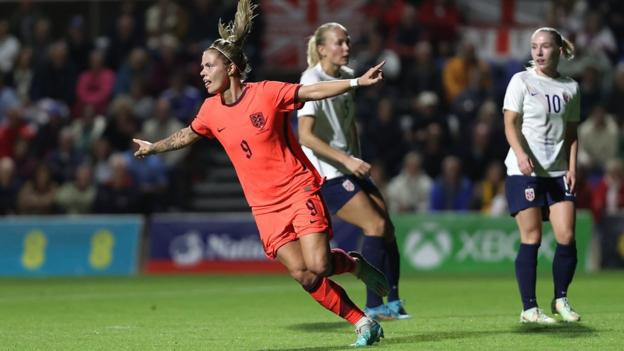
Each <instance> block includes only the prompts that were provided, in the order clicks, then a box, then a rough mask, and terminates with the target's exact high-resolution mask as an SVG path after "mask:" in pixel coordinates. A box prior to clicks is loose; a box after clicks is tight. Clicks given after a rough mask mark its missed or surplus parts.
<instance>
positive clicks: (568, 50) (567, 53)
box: [561, 36, 576, 60]
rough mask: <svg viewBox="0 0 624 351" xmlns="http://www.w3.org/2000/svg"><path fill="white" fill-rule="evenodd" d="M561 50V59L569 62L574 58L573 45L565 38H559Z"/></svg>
mask: <svg viewBox="0 0 624 351" xmlns="http://www.w3.org/2000/svg"><path fill="white" fill-rule="evenodd" d="M561 43H562V45H561V48H562V49H563V57H565V58H566V59H567V60H571V59H573V58H574V52H575V51H576V49H575V48H574V44H572V42H571V41H569V40H568V39H567V38H566V37H564V36H561Z"/></svg>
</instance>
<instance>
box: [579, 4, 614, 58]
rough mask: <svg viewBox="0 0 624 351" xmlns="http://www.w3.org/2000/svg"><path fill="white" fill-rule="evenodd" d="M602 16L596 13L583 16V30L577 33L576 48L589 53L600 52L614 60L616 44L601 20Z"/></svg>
mask: <svg viewBox="0 0 624 351" xmlns="http://www.w3.org/2000/svg"><path fill="white" fill-rule="evenodd" d="M602 18H603V16H602V14H600V13H599V12H598V11H590V12H589V13H588V14H587V15H586V16H585V24H584V30H583V31H581V32H580V33H578V35H577V38H576V44H577V46H581V47H583V48H585V49H586V50H589V51H602V52H604V53H605V54H607V56H609V57H611V58H615V55H616V54H617V43H616V41H615V36H614V35H613V32H612V31H611V29H610V28H609V27H608V26H606V25H605V24H604V22H603V20H602Z"/></svg>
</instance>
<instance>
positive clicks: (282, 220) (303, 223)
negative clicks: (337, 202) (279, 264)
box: [252, 192, 333, 259]
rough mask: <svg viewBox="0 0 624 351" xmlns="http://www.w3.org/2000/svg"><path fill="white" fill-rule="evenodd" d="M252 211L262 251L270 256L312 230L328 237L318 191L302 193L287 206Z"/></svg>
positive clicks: (273, 257) (327, 227) (327, 222)
mask: <svg viewBox="0 0 624 351" xmlns="http://www.w3.org/2000/svg"><path fill="white" fill-rule="evenodd" d="M252 212H253V214H254V217H255V219H256V225H257V226H258V230H259V232H260V240H261V241H262V246H263V248H264V253H265V254H266V255H267V256H268V257H269V258H271V259H275V257H276V256H277V250H278V249H279V248H280V247H282V246H283V245H284V244H287V243H289V242H291V241H295V240H297V239H299V237H301V236H304V235H307V234H313V233H327V234H328V235H329V237H328V240H329V239H331V238H332V235H333V233H332V231H331V224H330V217H329V212H328V211H327V208H326V207H325V203H324V202H323V200H322V198H321V195H320V192H313V193H304V194H302V195H301V196H298V197H297V198H296V199H295V200H294V201H293V202H292V203H291V204H290V205H287V206H284V207H277V206H276V210H273V211H266V209H263V210H262V213H257V212H256V211H253V209H252Z"/></svg>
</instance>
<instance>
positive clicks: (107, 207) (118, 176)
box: [93, 154, 140, 214]
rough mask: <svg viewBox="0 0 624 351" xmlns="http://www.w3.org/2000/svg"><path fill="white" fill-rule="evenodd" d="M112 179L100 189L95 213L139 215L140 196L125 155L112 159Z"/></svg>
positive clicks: (118, 155) (116, 155)
mask: <svg viewBox="0 0 624 351" xmlns="http://www.w3.org/2000/svg"><path fill="white" fill-rule="evenodd" d="M109 162H110V168H111V171H112V172H111V178H110V180H109V181H108V182H107V183H105V184H103V185H100V186H99V187H98V190H97V193H96V196H95V203H94V207H93V210H94V212H95V213H123V214H126V213H138V212H139V209H140V207H139V194H138V191H137V189H136V187H135V184H134V183H133V182H132V177H131V176H130V173H129V172H128V168H127V165H126V158H125V157H124V156H123V154H114V155H112V156H111V157H110V161H109Z"/></svg>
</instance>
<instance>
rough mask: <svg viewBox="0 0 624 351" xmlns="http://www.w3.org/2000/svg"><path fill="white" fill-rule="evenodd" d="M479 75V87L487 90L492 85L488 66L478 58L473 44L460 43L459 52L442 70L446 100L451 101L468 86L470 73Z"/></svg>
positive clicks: (467, 42)
mask: <svg viewBox="0 0 624 351" xmlns="http://www.w3.org/2000/svg"><path fill="white" fill-rule="evenodd" d="M471 74H472V75H473V77H475V76H476V77H479V84H480V88H481V89H483V90H486V91H489V90H490V89H491V87H492V77H491V73H490V66H489V65H488V64H487V62H485V61H483V60H481V59H479V57H478V56H477V53H476V49H475V45H474V44H473V43H471V42H469V41H464V42H462V43H461V46H460V48H459V52H458V53H457V55H456V56H454V57H452V58H450V59H449V60H448V61H447V62H446V65H445V66H444V69H443V71H442V79H443V83H444V90H445V92H446V100H447V101H448V102H453V101H455V99H456V98H457V97H458V96H459V95H460V94H461V93H462V92H463V91H464V90H466V88H468V86H469V83H470V75H471Z"/></svg>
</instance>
